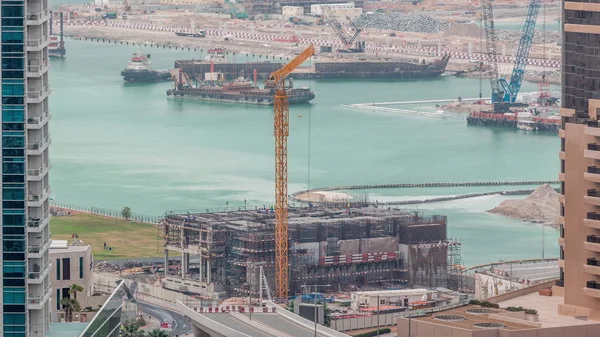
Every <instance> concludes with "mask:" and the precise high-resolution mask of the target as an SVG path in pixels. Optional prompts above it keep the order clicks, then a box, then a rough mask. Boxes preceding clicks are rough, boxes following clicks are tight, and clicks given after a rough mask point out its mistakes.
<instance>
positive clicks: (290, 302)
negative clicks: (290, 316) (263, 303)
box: [287, 300, 295, 312]
mask: <svg viewBox="0 0 600 337" xmlns="http://www.w3.org/2000/svg"><path fill="white" fill-rule="evenodd" d="M294 303H295V301H293V300H292V301H289V303H288V306H287V310H288V311H291V312H294Z"/></svg>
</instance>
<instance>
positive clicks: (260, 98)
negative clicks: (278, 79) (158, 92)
mask: <svg viewBox="0 0 600 337" xmlns="http://www.w3.org/2000/svg"><path fill="white" fill-rule="evenodd" d="M171 75H172V77H173V82H174V88H173V89H169V90H167V96H168V97H171V98H176V99H194V100H201V101H209V102H223V103H237V104H252V105H272V104H273V99H274V96H275V89H274V88H268V87H265V88H264V89H260V88H258V86H257V85H256V81H254V82H252V81H250V80H249V79H247V78H245V77H244V76H243V75H240V76H239V77H238V78H237V79H235V80H234V81H232V82H226V81H224V76H223V74H222V73H219V72H209V73H206V74H205V75H204V80H202V81H195V82H197V83H196V84H194V83H192V82H193V81H192V80H191V79H190V77H189V76H188V75H187V74H186V73H185V72H184V71H182V70H181V69H173V70H172V71H171ZM255 78H256V77H255ZM286 91H287V96H288V101H289V103H290V104H303V103H309V102H310V101H311V100H312V99H314V98H315V94H314V92H312V91H311V90H310V88H306V87H301V88H294V86H293V81H292V80H291V79H290V80H289V85H287V86H286Z"/></svg>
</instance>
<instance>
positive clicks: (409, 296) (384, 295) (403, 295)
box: [350, 289, 435, 310]
mask: <svg viewBox="0 0 600 337" xmlns="http://www.w3.org/2000/svg"><path fill="white" fill-rule="evenodd" d="M434 292H435V291H433V290H427V289H401V290H381V291H358V292H353V293H352V295H351V296H352V297H351V298H352V304H351V305H350V307H351V308H352V309H353V310H360V309H361V308H376V307H377V305H378V302H377V301H379V305H380V306H389V305H396V306H404V307H408V304H409V303H411V302H415V301H425V300H431V298H432V294H433V293H434Z"/></svg>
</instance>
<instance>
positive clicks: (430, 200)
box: [290, 181, 559, 205]
mask: <svg viewBox="0 0 600 337" xmlns="http://www.w3.org/2000/svg"><path fill="white" fill-rule="evenodd" d="M558 183H559V182H558V181H490V182H458V183H416V184H381V185H353V186H337V187H326V188H320V189H315V190H307V191H299V192H295V193H293V194H292V195H291V198H290V199H291V200H293V201H296V202H309V201H308V200H306V199H304V198H303V197H305V196H306V195H310V193H313V194H314V193H318V192H325V191H341V190H366V189H378V188H379V189H381V188H419V187H420V188H427V187H435V188H440V187H482V186H519V185H520V186H534V185H546V184H558ZM533 191H534V190H532V189H518V190H504V191H492V192H478V193H468V194H459V195H454V196H447V197H437V198H426V199H413V200H403V201H387V202H369V204H372V205H417V204H425V203H434V202H444V201H453V200H460V199H469V198H477V197H483V196H490V195H526V194H530V193H532V192H533ZM310 202H312V203H320V202H319V201H317V200H311V201H310ZM327 203H328V204H340V205H343V204H347V203H348V201H347V200H345V201H340V202H327Z"/></svg>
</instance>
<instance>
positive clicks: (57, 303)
mask: <svg viewBox="0 0 600 337" xmlns="http://www.w3.org/2000/svg"><path fill="white" fill-rule="evenodd" d="M56 310H60V289H56Z"/></svg>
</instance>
